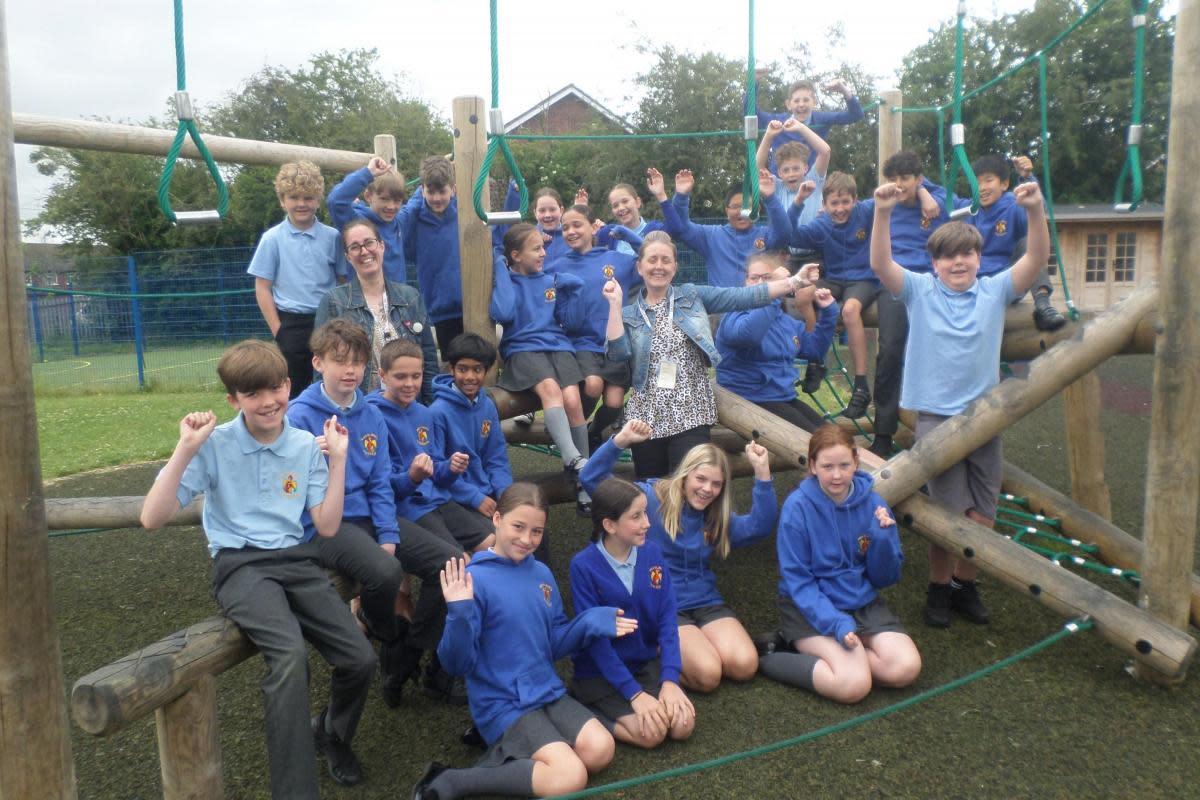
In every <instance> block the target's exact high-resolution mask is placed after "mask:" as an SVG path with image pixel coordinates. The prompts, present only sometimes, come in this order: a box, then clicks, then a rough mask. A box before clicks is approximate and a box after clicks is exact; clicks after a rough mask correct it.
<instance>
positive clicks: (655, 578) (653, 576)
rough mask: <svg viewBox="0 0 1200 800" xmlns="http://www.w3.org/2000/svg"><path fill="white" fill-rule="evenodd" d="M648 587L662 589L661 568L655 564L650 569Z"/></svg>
mask: <svg viewBox="0 0 1200 800" xmlns="http://www.w3.org/2000/svg"><path fill="white" fill-rule="evenodd" d="M650 585H651V586H653V587H654V588H655V589H661V588H662V567H660V566H658V565H657V564H655V565H654V566H653V567H651V568H650Z"/></svg>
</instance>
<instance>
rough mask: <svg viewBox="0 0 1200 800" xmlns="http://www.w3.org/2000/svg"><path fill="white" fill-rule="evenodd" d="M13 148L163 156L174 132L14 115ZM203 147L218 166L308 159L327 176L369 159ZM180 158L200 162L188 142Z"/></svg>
mask: <svg viewBox="0 0 1200 800" xmlns="http://www.w3.org/2000/svg"><path fill="white" fill-rule="evenodd" d="M13 118H14V122H15V132H16V142H17V144H33V145H44V146H47V147H71V148H79V149H84V150H102V151H105V152H109V153H131V154H134V155H143V156H160V157H161V156H165V155H166V154H167V153H168V152H170V150H171V142H172V140H173V139H174V138H175V131H174V129H172V130H164V129H162V128H142V127H138V126H135V125H117V124H116V123H112V122H96V121H95V120H84V119H62V118H59V117H43V116H38V115H36V114H15V115H13ZM200 127H201V134H203V136H204V145H205V147H207V148H208V151H209V152H210V153H211V154H212V157H213V158H214V159H215V160H217V161H218V162H220V163H223V164H247V165H259V166H278V165H280V164H287V163H288V162H290V161H300V160H308V161H311V162H313V163H314V164H316V165H317V166H318V167H320V168H321V169H324V170H329V171H331V172H352V171H354V170H356V169H358V168H360V167H362V166H364V165H365V164H366V163H367V161H368V160H369V159H370V158H371V154H370V153H355V152H352V151H350V150H329V149H327V148H324V147H307V146H305V145H299V144H281V143H276V142H260V141H257V140H254V139H235V138H233V137H229V136H213V135H210V134H207V133H204V130H203V127H204V126H203V123H201V126H200ZM179 157H180V158H188V159H191V160H193V161H200V160H202V159H203V156H201V155H200V152H199V151H198V150H196V145H194V144H193V143H192V141H191V140H190V139H188V140H186V141H185V142H184V144H183V149H182V150H180V151H179Z"/></svg>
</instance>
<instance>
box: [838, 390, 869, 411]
mask: <svg viewBox="0 0 1200 800" xmlns="http://www.w3.org/2000/svg"><path fill="white" fill-rule="evenodd" d="M869 405H871V390H870V389H868V388H866V387H864V386H859V387H858V388H856V389H855V390H854V394H852V395H850V405H848V406H846V408H845V410H844V411H842V416H843V417H849V418H850V419H858V418H859V417H862V416H866V413H867V406H869Z"/></svg>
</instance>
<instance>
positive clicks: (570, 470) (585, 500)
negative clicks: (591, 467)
mask: <svg viewBox="0 0 1200 800" xmlns="http://www.w3.org/2000/svg"><path fill="white" fill-rule="evenodd" d="M587 462H588V460H587V459H586V458H584V457H583V456H576V457H575V459H574V460H573V461H571V463H570V464H567V465H566V466H565V467H563V472H565V473H566V475H567V479H568V480H570V481H571V485H572V486H573V487H575V513H576V514H577V515H578V516H580V517H587V518H590V517H591V516H592V497H591V495H589V494H588V493H587V492H586V491H585V490H584V488H583V485H582V484H581V483H580V482H579V473H580V472H582V471H583V468H584V467H585V466H587Z"/></svg>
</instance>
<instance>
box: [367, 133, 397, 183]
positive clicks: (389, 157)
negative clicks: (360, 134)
mask: <svg viewBox="0 0 1200 800" xmlns="http://www.w3.org/2000/svg"><path fill="white" fill-rule="evenodd" d="M374 146H375V155H377V156H379V157H380V158H382V159H383V160H384V161H386V162H387V163H389V164H391V165H392V167H393V168H394V169H395V170H396V173H397V174H400V166H399V164H398V163H397V162H396V137H395V136H392V135H391V134H390V133H380V134H377V135H376V136H375V141H374ZM401 177H403V175H401Z"/></svg>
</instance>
